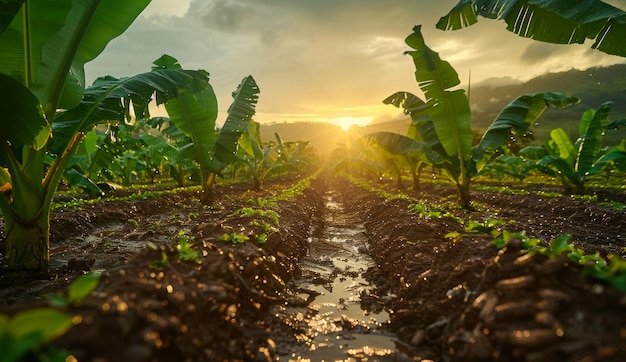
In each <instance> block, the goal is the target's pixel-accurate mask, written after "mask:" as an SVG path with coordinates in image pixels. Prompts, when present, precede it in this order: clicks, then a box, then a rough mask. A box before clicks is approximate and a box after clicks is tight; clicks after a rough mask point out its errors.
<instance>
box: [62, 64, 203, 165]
mask: <svg viewBox="0 0 626 362" xmlns="http://www.w3.org/2000/svg"><path fill="white" fill-rule="evenodd" d="M207 82H208V78H207V73H206V72H204V71H188V70H170V69H166V70H161V71H157V72H147V73H142V74H138V75H135V76H132V77H128V78H121V79H117V78H114V77H111V76H106V77H102V78H98V79H97V80H96V81H95V82H94V83H93V85H92V86H91V87H89V88H87V89H86V90H85V96H84V98H83V101H82V102H81V103H80V104H79V105H78V106H77V107H75V108H73V109H70V110H68V111H66V112H63V113H61V114H60V115H59V116H57V117H56V118H55V120H54V122H53V123H52V135H53V137H52V140H53V142H52V147H51V151H52V152H53V153H56V154H60V153H61V152H63V150H64V149H65V147H66V146H67V144H68V142H69V141H70V140H71V139H72V137H74V135H75V134H76V133H77V132H87V131H89V130H91V128H92V127H93V125H95V124H96V123H99V122H103V121H108V120H110V121H122V120H123V118H124V106H123V104H122V102H121V99H122V98H124V97H125V96H127V95H129V94H132V95H134V96H137V97H141V98H143V99H146V98H150V97H151V96H152V94H153V93H154V92H157V94H162V96H161V97H162V99H163V100H166V99H168V98H169V99H170V100H171V101H175V100H176V97H177V96H178V95H179V89H185V90H186V91H187V92H194V91H195V92H197V91H199V90H202V89H203V88H206V87H207V85H208V83H207ZM187 92H186V93H184V95H191V93H187Z"/></svg>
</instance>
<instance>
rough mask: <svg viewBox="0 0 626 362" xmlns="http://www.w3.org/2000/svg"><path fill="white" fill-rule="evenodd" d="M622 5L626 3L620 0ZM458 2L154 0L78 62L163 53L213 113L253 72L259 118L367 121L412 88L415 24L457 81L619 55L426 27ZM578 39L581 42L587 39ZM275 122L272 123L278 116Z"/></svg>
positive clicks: (137, 60) (119, 66) (92, 69)
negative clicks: (202, 75)
mask: <svg viewBox="0 0 626 362" xmlns="http://www.w3.org/2000/svg"><path fill="white" fill-rule="evenodd" d="M619 1H625V2H626V0H619ZM456 3H457V0H442V1H436V2H435V1H425V0H396V1H392V2H391V1H389V2H385V1H380V0H342V1H337V0H315V1H312V0H185V1H183V0H153V1H152V4H151V5H149V8H148V10H147V11H148V12H147V13H145V14H143V15H142V16H140V17H139V18H138V19H137V20H136V21H135V23H134V24H133V25H132V26H131V27H130V28H129V29H128V30H127V31H126V32H125V33H124V34H123V35H122V36H121V37H119V38H117V39H115V40H113V41H112V42H111V43H110V44H109V46H108V47H107V49H106V50H105V52H104V53H103V54H102V55H101V56H100V57H98V58H97V59H96V60H95V61H94V62H91V63H89V64H88V65H87V77H88V80H90V81H93V79H94V78H95V77H96V76H100V75H105V74H110V75H114V76H128V75H133V74H137V73H141V72H144V71H148V70H149V69H150V64H151V62H152V61H153V60H154V59H157V58H158V57H160V56H161V55H162V54H164V53H167V54H170V55H172V56H174V57H176V58H177V59H178V60H179V61H180V63H181V64H182V65H183V66H184V67H185V68H188V69H205V70H207V71H208V72H210V74H211V84H212V85H213V87H214V88H215V90H216V93H217V95H218V102H219V107H220V111H221V113H222V114H221V116H220V119H224V112H225V110H226V109H227V108H228V106H229V105H230V102H231V101H232V97H231V93H232V91H233V90H234V89H235V88H236V87H237V85H238V84H239V82H240V81H241V79H242V78H243V77H244V76H246V75H248V74H251V75H253V76H254V78H255V79H256V80H257V83H258V84H259V87H260V89H261V94H260V98H259V104H258V107H257V110H258V114H257V116H256V120H258V121H267V122H270V121H284V120H290V119H297V117H295V116H294V115H296V114H303V115H305V117H306V118H307V119H314V118H315V119H317V118H320V119H321V118H324V117H326V118H333V117H377V116H379V115H383V114H385V113H389V112H394V111H395V110H394V109H391V110H390V109H389V106H384V105H383V104H382V100H383V99H384V98H386V97H387V96H388V95H390V94H392V93H393V92H396V91H409V92H412V93H415V94H418V95H419V94H420V91H419V88H418V86H417V83H416V81H415V77H414V71H415V68H414V65H413V62H412V60H411V58H410V57H409V56H403V52H404V51H405V50H408V49H409V48H408V46H407V45H406V44H405V43H404V39H405V38H406V36H408V35H409V34H410V33H411V29H412V28H413V26H414V25H418V24H422V25H423V27H422V32H423V34H424V36H425V39H426V43H427V44H428V45H429V46H430V47H431V48H432V49H433V50H435V51H437V52H439V54H440V56H441V58H442V59H444V60H447V61H449V62H450V63H451V64H452V66H453V67H454V68H455V69H456V70H457V72H458V73H459V77H460V79H461V80H462V86H466V84H467V80H468V79H469V73H470V71H471V74H472V82H480V81H481V80H483V79H487V78H491V77H510V78H513V79H528V78H530V77H531V76H533V75H537V74H539V73H541V72H544V71H546V70H550V69H557V68H558V67H559V66H560V67H563V66H564V65H571V64H574V63H575V64H576V66H577V67H585V66H586V65H587V66H591V65H599V64H602V65H608V64H611V63H616V62H620V61H621V62H623V59H620V58H617V57H609V56H606V55H604V54H601V53H599V52H597V51H593V50H589V49H587V48H586V47H583V46H581V47H575V46H572V48H570V46H561V47H560V48H559V47H558V46H556V47H555V46H553V45H544V44H542V43H537V42H535V41H533V40H530V39H524V38H520V37H518V36H516V35H515V34H512V33H510V32H508V31H507V30H506V29H505V24H504V23H503V22H501V21H493V20H487V19H480V20H479V22H478V24H476V25H474V26H472V27H470V28H467V29H463V30H459V31H454V32H453V31H447V32H444V31H440V30H437V29H435V26H434V25H435V23H436V22H437V20H438V19H439V17H441V16H442V15H444V14H446V13H447V12H448V11H449V10H450V9H451V8H452V7H453V6H454V5H456ZM587 47H588V46H587ZM333 113H334V115H333ZM281 117H282V119H278V118H281Z"/></svg>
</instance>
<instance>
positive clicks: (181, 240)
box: [176, 230, 200, 264]
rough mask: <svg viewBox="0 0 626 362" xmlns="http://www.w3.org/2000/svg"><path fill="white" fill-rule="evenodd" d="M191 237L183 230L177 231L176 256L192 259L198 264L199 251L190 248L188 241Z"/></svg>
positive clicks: (187, 259)
mask: <svg viewBox="0 0 626 362" xmlns="http://www.w3.org/2000/svg"><path fill="white" fill-rule="evenodd" d="M191 239H192V238H191V236H189V235H187V233H185V231H184V230H181V231H180V232H179V233H178V245H177V246H176V249H177V250H178V257H179V258H180V259H181V260H185V261H192V262H194V263H197V264H199V263H200V253H199V252H197V251H195V250H193V249H192V248H191V244H190V243H189V241H190V240H191Z"/></svg>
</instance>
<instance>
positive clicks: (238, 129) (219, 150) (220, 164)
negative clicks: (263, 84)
mask: <svg viewBox="0 0 626 362" xmlns="http://www.w3.org/2000/svg"><path fill="white" fill-rule="evenodd" d="M259 92H260V90H259V87H258V86H257V84H256V81H255V80H254V78H253V77H252V76H251V75H249V76H247V77H245V78H244V79H243V80H242V81H241V83H240V84H239V86H238V87H237V90H235V92H233V103H232V104H231V105H230V107H229V108H228V117H227V118H226V122H224V126H223V127H222V129H221V130H220V133H219V135H218V136H217V140H216V141H215V149H214V159H213V162H214V164H215V168H216V169H217V170H223V169H225V168H226V167H227V166H228V165H229V164H230V163H231V162H233V160H234V159H235V156H236V154H237V141H238V140H239V137H241V134H242V133H243V132H244V131H245V130H246V129H247V128H248V125H249V123H250V121H251V120H252V117H253V116H254V114H255V112H256V110H255V107H256V103H257V101H258V99H259Z"/></svg>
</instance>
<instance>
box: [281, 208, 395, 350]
mask: <svg viewBox="0 0 626 362" xmlns="http://www.w3.org/2000/svg"><path fill="white" fill-rule="evenodd" d="M326 206H327V214H328V215H327V218H326V223H327V227H326V229H325V231H324V234H323V236H322V237H321V238H319V239H317V238H312V239H311V240H310V245H309V255H307V257H305V258H304V259H303V260H302V276H301V277H300V278H298V279H297V280H295V281H294V282H293V283H294V286H295V287H296V288H300V290H302V291H303V293H302V294H301V295H300V297H302V298H303V299H307V298H309V299H310V296H311V297H312V296H314V299H313V301H312V302H311V303H310V304H309V305H308V306H307V307H306V308H304V307H298V308H295V307H293V308H292V307H290V306H282V307H281V310H280V313H277V315H280V316H281V318H283V320H285V321H287V320H289V322H288V323H289V324H295V325H298V326H299V327H300V328H301V329H303V330H304V331H305V332H304V333H305V334H306V335H304V336H299V338H298V339H299V340H301V341H305V342H306V347H305V348H298V350H297V351H293V350H292V351H285V350H283V351H280V353H281V354H282V355H281V356H280V357H279V358H278V359H277V360H280V361H307V360H310V361H344V360H345V361H353V360H365V359H370V360H381V359H384V356H392V355H393V353H394V352H395V344H394V342H393V340H392V338H393V335H390V334H389V333H387V332H385V331H384V330H383V329H384V328H383V327H384V325H385V324H386V323H387V321H388V319H389V315H388V314H387V312H385V311H381V312H379V313H373V312H370V311H366V310H363V309H361V303H360V302H361V300H360V296H361V293H363V292H367V290H369V289H371V288H372V286H370V285H369V283H368V282H367V281H366V280H365V278H364V277H363V273H364V272H365V271H366V270H367V269H368V268H369V267H370V266H373V265H374V261H373V260H372V259H371V257H370V256H369V255H367V254H364V253H363V251H365V242H366V238H365V233H364V231H365V230H364V227H363V225H362V224H356V225H355V224H352V222H351V221H350V219H351V218H350V217H349V215H348V217H347V215H346V214H345V212H344V211H343V207H342V205H341V204H340V203H338V202H336V201H334V200H333V199H332V196H330V197H328V198H327V200H326ZM294 349H295V348H294Z"/></svg>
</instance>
